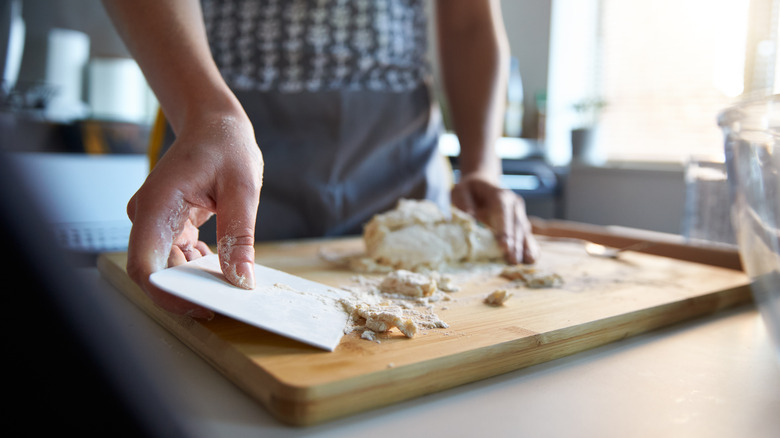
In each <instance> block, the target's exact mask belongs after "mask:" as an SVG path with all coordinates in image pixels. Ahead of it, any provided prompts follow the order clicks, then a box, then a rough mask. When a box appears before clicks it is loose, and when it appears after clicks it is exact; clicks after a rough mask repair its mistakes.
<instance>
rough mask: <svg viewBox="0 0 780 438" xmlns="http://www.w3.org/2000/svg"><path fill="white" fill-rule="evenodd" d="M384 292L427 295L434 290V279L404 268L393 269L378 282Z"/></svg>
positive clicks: (411, 295)
mask: <svg viewBox="0 0 780 438" xmlns="http://www.w3.org/2000/svg"><path fill="white" fill-rule="evenodd" d="M379 290H380V291H381V292H382V293H384V294H391V295H406V296H409V297H429V296H431V295H433V293H434V292H436V281H435V280H433V279H431V278H430V277H428V276H426V275H423V274H418V273H415V272H411V271H406V270H404V269H399V270H397V271H393V272H391V273H389V274H387V276H386V277H385V279H384V280H382V283H380V284H379Z"/></svg>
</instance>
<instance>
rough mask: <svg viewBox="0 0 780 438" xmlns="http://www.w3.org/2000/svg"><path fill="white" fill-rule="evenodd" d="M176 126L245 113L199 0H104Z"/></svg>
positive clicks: (178, 130)
mask: <svg viewBox="0 0 780 438" xmlns="http://www.w3.org/2000/svg"><path fill="white" fill-rule="evenodd" d="M103 3H104V5H105V8H106V10H107V12H108V13H109V15H110V16H111V18H112V20H113V22H114V24H115V26H116V28H117V30H118V31H119V33H120V35H121V36H122V38H123V40H124V42H125V44H126V45H127V47H128V49H129V50H130V52H131V53H132V55H133V57H134V58H135V59H136V61H137V62H138V64H139V66H140V67H141V70H142V71H143V72H144V75H145V76H146V79H147V81H148V82H149V85H150V87H151V88H152V90H154V92H155V95H156V96H157V99H158V101H159V102H160V106H161V107H162V109H163V111H164V112H165V115H166V117H167V119H168V121H169V122H170V123H171V126H172V127H173V129H174V131H175V132H180V131H181V130H182V129H185V127H186V126H187V125H188V124H197V123H202V122H203V119H204V118H205V117H209V116H219V115H240V114H243V111H242V110H241V106H240V104H239V103H238V101H237V100H236V98H235V96H234V95H233V93H232V92H231V91H230V89H229V88H228V87H227V85H226V84H225V82H224V80H223V79H222V76H221V75H220V73H219V70H218V69H217V66H216V65H215V63H214V61H213V59H212V57H211V52H210V50H209V46H208V41H207V39H206V31H205V27H204V24H203V16H202V12H201V9H200V3H199V1H198V0H165V1H160V0H103Z"/></svg>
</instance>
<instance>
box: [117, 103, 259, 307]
mask: <svg viewBox="0 0 780 438" xmlns="http://www.w3.org/2000/svg"><path fill="white" fill-rule="evenodd" d="M262 176H263V158H262V154H261V153H260V149H259V148H258V146H257V142H256V140H255V136H254V131H253V129H252V125H251V123H250V122H249V120H248V119H246V117H245V116H240V117H237V116H233V115H228V116H224V115H221V116H213V117H208V118H205V119H203V120H198V121H196V122H193V123H188V124H187V125H186V126H184V127H183V129H180V132H177V138H176V141H175V142H174V143H173V144H172V145H171V147H170V149H169V150H168V151H167V152H166V154H165V155H164V156H163V157H162V159H160V161H159V163H158V164H157V165H156V166H155V167H154V169H153V170H152V172H151V173H150V174H149V176H148V177H147V179H146V181H145V182H144V184H143V185H142V186H141V188H140V189H139V190H138V192H136V193H135V195H134V196H133V197H132V198H131V199H130V202H129V203H128V206H127V213H128V216H129V217H130V220H131V221H132V223H133V226H132V230H131V232H130V242H129V246H128V260H127V272H128V274H129V275H130V277H131V278H132V279H133V281H135V282H136V283H137V284H139V285H140V286H141V287H142V288H143V290H144V291H145V292H146V293H147V295H149V297H150V298H151V299H152V301H154V302H155V303H156V304H157V305H159V306H160V307H162V308H164V309H166V310H168V311H171V312H174V313H177V314H188V315H190V316H193V317H197V318H206V319H210V318H211V317H213V313H212V312H211V311H209V310H207V309H205V308H202V307H200V306H197V305H195V304H193V303H190V302H188V301H185V300H183V299H181V298H178V297H176V296H173V295H170V294H168V293H166V292H163V291H162V290H160V289H158V288H156V287H155V286H153V285H152V284H151V282H150V281H149V276H150V275H151V274H152V273H153V272H155V271H158V270H161V269H163V268H165V267H167V266H173V265H177V264H181V263H184V262H185V261H188V260H193V259H196V258H198V257H201V256H202V255H205V254H208V253H210V250H209V248H208V246H206V245H205V244H204V243H203V242H201V241H199V240H198V229H197V227H199V226H200V225H202V224H203V222H205V221H206V220H207V219H208V218H209V217H210V216H211V215H212V214H216V215H217V242H218V243H217V249H218V253H219V259H220V266H221V268H222V272H223V274H224V275H225V277H226V279H227V280H228V281H229V282H230V283H232V284H234V285H236V286H238V287H242V288H245V289H252V288H254V284H255V280H254V260H255V258H254V232H255V220H256V216H257V207H258V202H259V197H260V189H261V187H262Z"/></svg>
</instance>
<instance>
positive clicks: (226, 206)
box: [217, 186, 260, 289]
mask: <svg viewBox="0 0 780 438" xmlns="http://www.w3.org/2000/svg"><path fill="white" fill-rule="evenodd" d="M259 197H260V192H259V188H258V189H257V190H256V191H255V190H254V189H252V188H248V187H246V186H243V188H240V189H239V188H236V187H232V190H227V191H226V192H225V193H223V194H222V196H221V197H220V198H219V204H218V206H217V252H218V254H219V261H220V266H221V268H222V273H223V274H225V277H226V278H227V280H228V281H229V282H230V283H232V284H234V285H236V286H238V287H241V288H243V289H254V287H255V268H254V263H255V220H256V218H257V206H258V202H259Z"/></svg>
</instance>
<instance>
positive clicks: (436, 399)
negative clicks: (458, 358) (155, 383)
mask: <svg viewBox="0 0 780 438" xmlns="http://www.w3.org/2000/svg"><path fill="white" fill-rule="evenodd" d="M82 271H83V273H84V274H85V276H86V278H87V279H88V280H89V281H90V282H95V283H96V284H97V286H98V287H99V288H100V289H102V290H105V291H106V293H107V295H110V296H111V297H112V301H114V302H115V304H116V306H117V308H118V309H121V314H122V323H123V325H125V326H126V328H127V329H128V330H130V331H132V332H134V333H135V334H137V335H138V336H139V337H140V338H141V340H142V341H143V342H144V344H145V345H146V346H147V347H148V354H149V357H150V358H153V361H154V363H155V364H156V365H157V366H158V370H159V372H161V373H167V374H168V375H167V376H166V379H167V380H168V382H169V383H170V388H169V390H170V391H171V392H172V393H173V396H174V397H175V398H177V399H180V409H181V414H182V416H183V417H184V418H185V419H186V420H187V422H188V423H190V424H191V425H192V426H193V430H195V431H196V433H197V435H198V436H204V437H214V436H219V437H250V436H252V437H255V436H264V437H276V436H283V437H296V436H306V437H331V436H332V437H353V436H354V437H362V438H364V437H371V438H379V437H385V436H386V437H393V438H397V437H417V436H426V437H430V436H447V437H469V436H494V437H503V436H528V437H591V436H593V437H628V436H630V437H666V438H668V437H698V436H702V437H708V438H717V437H729V438H731V437H737V436H740V437H741V436H744V437H751V438H760V437H776V436H778V431H780V415H778V413H780V359H778V355H777V352H776V350H774V349H773V346H772V345H771V344H770V340H769V338H768V336H767V334H766V331H765V328H764V325H763V322H762V321H761V318H760V316H759V314H758V312H757V311H756V310H755V308H754V307H753V306H752V305H748V306H741V307H739V308H736V309H732V310H727V311H724V312H721V313H718V314H716V315H713V316H707V317H704V318H700V319H697V320H693V321H690V322H686V323H682V324H678V325H675V326H672V327H669V328H665V329H661V330H657V331H654V332H651V333H647V334H643V335H639V336H635V337H633V338H629V339H625V340H622V341H619V342H615V343H612V344H609V345H606V346H602V347H599V348H595V349H592V350H589V351H585V352H582V353H578V354H575V355H572V356H569V357H566V358H562V359H558V360H555V361H552V362H548V363H544V364H541V365H536V366H533V367H529V368H525V369H522V370H519V371H515V372H511V373H508V374H505V375H501V376H498V377H494V378H490V379H486V380H483V381H480V382H476V383H472V384H468V385H464V386H461V387H458V388H454V389H450V390H446V391H443V392H439V393H436V394H432V395H428V396H424V397H421V398H417V399H414V400H410V401H406V402H402V403H398V404H396V405H393V406H389V407H386V408H382V409H378V410H374V411H370V412H366V413H362V414H358V415H354V416H351V417H348V418H344V419H340V420H336V421H332V422H329V423H325V424H322V425H318V426H313V427H308V428H294V427H289V426H286V425H283V424H281V423H279V422H278V421H276V420H275V419H274V418H273V417H271V415H270V414H268V413H267V412H266V411H265V410H264V408H263V407H262V406H261V405H260V404H259V403H258V402H255V401H254V400H253V399H251V398H250V397H249V396H247V395H246V394H245V393H243V392H242V391H241V390H240V389H238V387H236V386H234V385H233V384H232V383H230V381H228V380H227V379H226V378H225V377H223V376H222V375H221V374H220V373H219V372H217V371H216V370H215V369H214V368H212V367H211V366H210V365H209V364H208V363H206V362H205V361H204V360H203V359H201V358H200V357H199V356H198V355H197V354H195V353H194V352H193V351H191V350H190V349H189V348H188V347H187V346H185V345H184V344H182V343H181V342H180V341H179V340H178V339H176V338H175V337H173V336H172V335H171V334H169V333H168V332H167V331H166V330H165V329H163V328H162V327H161V326H159V325H157V324H156V323H155V322H154V321H152V320H151V319H150V318H149V317H147V316H146V315H145V314H144V313H143V312H142V311H140V310H139V309H137V308H136V307H135V306H134V305H133V304H132V303H130V301H127V300H126V299H125V298H124V297H122V296H121V294H120V292H118V291H117V290H116V289H114V288H113V287H112V286H111V285H109V284H108V283H107V282H106V281H105V280H103V279H102V278H100V276H99V273H98V272H97V270H96V269H94V268H87V269H83V270H82ZM201 434H202V435H201Z"/></svg>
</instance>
